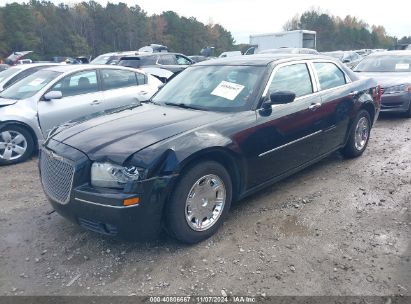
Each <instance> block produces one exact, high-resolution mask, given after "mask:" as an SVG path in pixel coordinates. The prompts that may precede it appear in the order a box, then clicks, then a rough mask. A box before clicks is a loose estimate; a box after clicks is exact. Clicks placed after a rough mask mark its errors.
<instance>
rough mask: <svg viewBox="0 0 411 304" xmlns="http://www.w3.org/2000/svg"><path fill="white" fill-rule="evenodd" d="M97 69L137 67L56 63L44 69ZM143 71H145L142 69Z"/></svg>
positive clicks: (131, 69) (62, 70)
mask: <svg viewBox="0 0 411 304" xmlns="http://www.w3.org/2000/svg"><path fill="white" fill-rule="evenodd" d="M95 69H117V70H119V69H121V70H130V71H134V72H137V71H138V70H137V69H133V68H128V67H123V66H119V65H102V64H61V65H56V66H53V67H49V68H46V69H44V70H48V71H55V72H60V73H67V72H76V71H84V70H95ZM140 72H141V73H144V72H143V71H141V70H140Z"/></svg>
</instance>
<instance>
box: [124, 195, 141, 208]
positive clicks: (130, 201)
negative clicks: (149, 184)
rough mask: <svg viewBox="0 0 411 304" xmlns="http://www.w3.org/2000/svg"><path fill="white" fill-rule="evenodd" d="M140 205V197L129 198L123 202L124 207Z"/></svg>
mask: <svg viewBox="0 0 411 304" xmlns="http://www.w3.org/2000/svg"><path fill="white" fill-rule="evenodd" d="M139 203H140V198H139V197H133V198H128V199H125V200H124V201H123V205H124V206H132V205H138V204H139Z"/></svg>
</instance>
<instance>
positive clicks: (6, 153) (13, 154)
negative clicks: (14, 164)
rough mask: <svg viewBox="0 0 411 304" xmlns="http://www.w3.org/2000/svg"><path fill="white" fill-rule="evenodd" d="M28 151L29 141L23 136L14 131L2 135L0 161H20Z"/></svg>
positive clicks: (0, 139) (0, 135) (4, 132)
mask: <svg viewBox="0 0 411 304" xmlns="http://www.w3.org/2000/svg"><path fill="white" fill-rule="evenodd" d="M26 150H27V140H26V138H25V137H24V135H23V134H21V133H20V132H17V131H14V130H5V131H2V132H1V133H0V159H3V160H7V161H11V160H16V159H19V158H20V157H22V156H23V154H24V153H25V152H26Z"/></svg>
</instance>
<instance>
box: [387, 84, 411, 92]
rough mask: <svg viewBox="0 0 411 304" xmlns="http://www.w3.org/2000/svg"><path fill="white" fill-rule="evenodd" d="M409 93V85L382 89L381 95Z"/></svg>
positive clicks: (410, 88) (410, 90)
mask: <svg viewBox="0 0 411 304" xmlns="http://www.w3.org/2000/svg"><path fill="white" fill-rule="evenodd" d="M404 92H408V93H411V84H400V85H396V86H392V87H388V88H385V89H384V93H383V94H397V93H404Z"/></svg>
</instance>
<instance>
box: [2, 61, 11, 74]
mask: <svg viewBox="0 0 411 304" xmlns="http://www.w3.org/2000/svg"><path fill="white" fill-rule="evenodd" d="M9 67H10V66H9V65H8V64H3V63H0V72H1V71H4V70H7V69H8V68H9Z"/></svg>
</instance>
